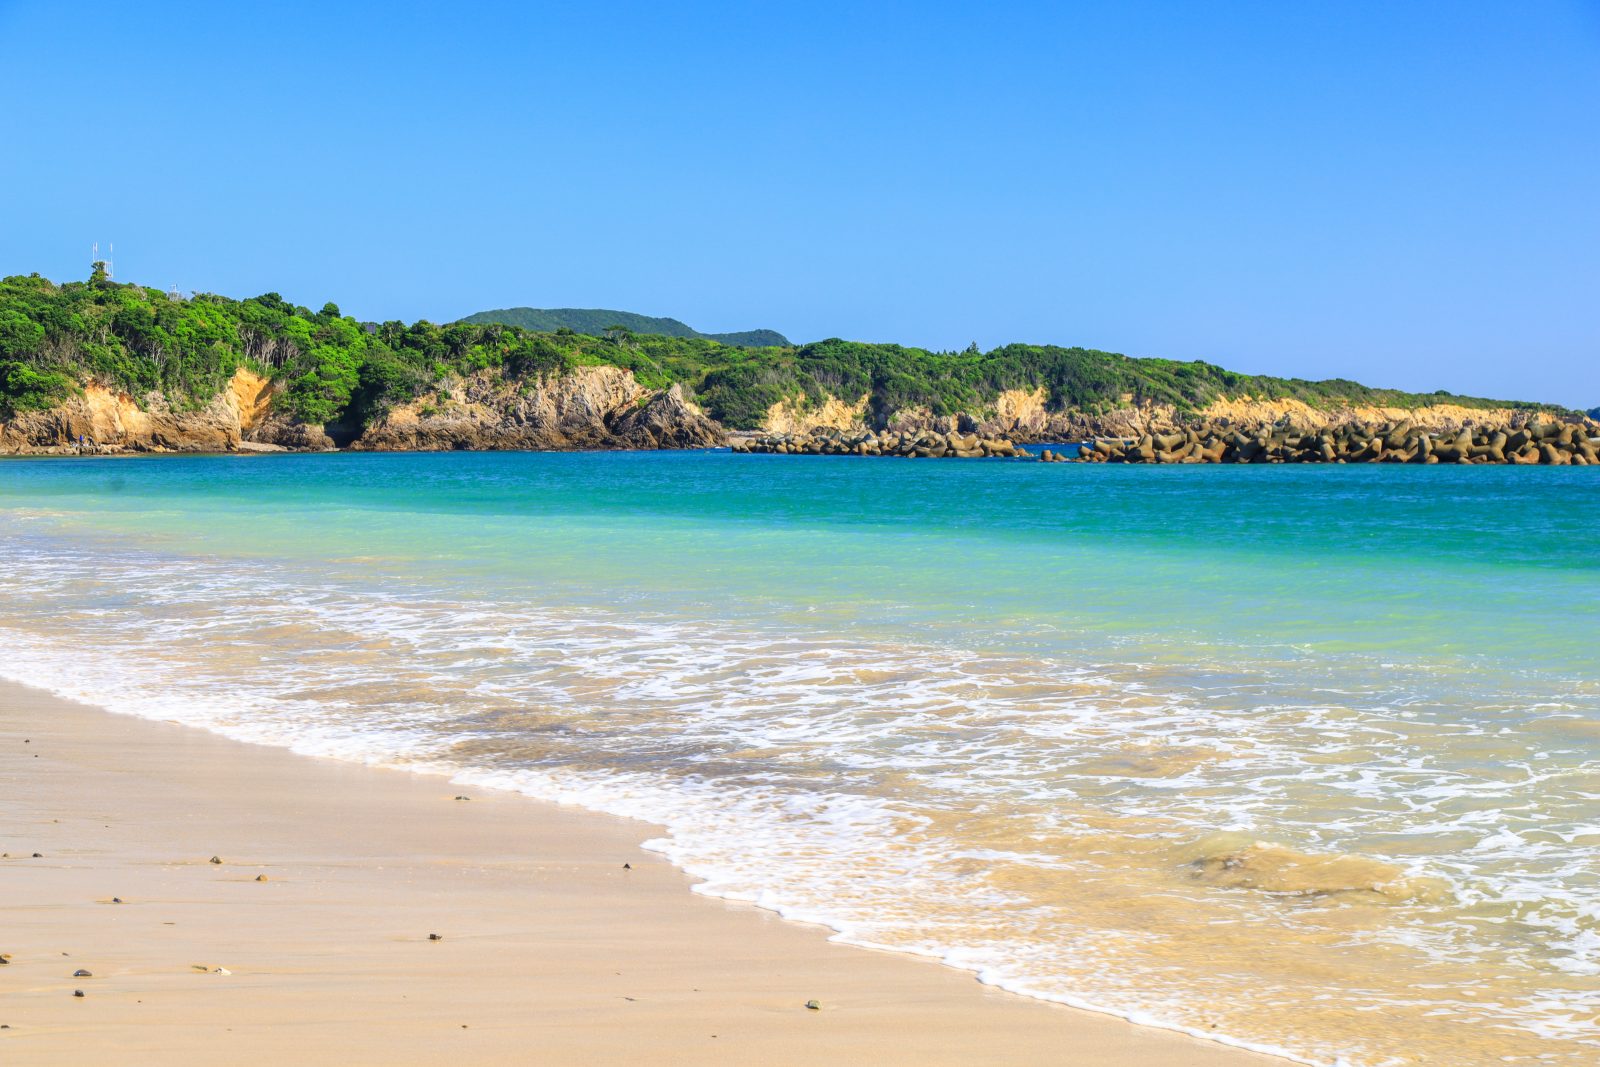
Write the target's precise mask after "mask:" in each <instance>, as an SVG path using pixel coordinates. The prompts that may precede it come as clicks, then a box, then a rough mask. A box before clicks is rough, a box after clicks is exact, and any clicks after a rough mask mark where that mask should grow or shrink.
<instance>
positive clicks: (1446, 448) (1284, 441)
mask: <svg viewBox="0 0 1600 1067" xmlns="http://www.w3.org/2000/svg"><path fill="white" fill-rule="evenodd" d="M1077 458H1078V460H1079V461H1080V462H1085V463H1509V464H1520V465H1529V466H1531V465H1534V464H1542V465H1545V466H1566V465H1574V466H1590V465H1595V464H1600V427H1595V426H1592V425H1585V424H1583V423H1576V422H1574V423H1560V422H1555V421H1551V420H1543V419H1539V420H1534V421H1530V422H1528V423H1527V424H1525V425H1523V426H1520V427H1515V428H1510V429H1497V428H1490V427H1477V428H1473V427H1463V428H1462V429H1460V430H1457V431H1454V432H1446V433H1431V432H1429V431H1428V430H1426V429H1422V428H1419V427H1417V426H1416V425H1414V424H1413V423H1411V422H1398V423H1395V422H1390V423H1384V424H1381V425H1379V426H1361V425H1357V424H1350V423H1347V424H1345V425H1343V426H1323V427H1318V428H1314V429H1301V428H1297V427H1294V426H1290V425H1280V426H1273V427H1267V428H1260V429H1255V430H1248V431H1247V430H1241V429H1236V428H1233V427H1230V426H1227V425H1218V424H1211V425H1204V426H1198V427H1190V428H1188V429H1185V430H1182V431H1179V432H1176V433H1170V434H1145V435H1143V436H1142V437H1139V438H1137V439H1127V438H1124V439H1119V440H1107V439H1099V440H1095V441H1092V442H1088V443H1086V444H1085V445H1084V446H1083V448H1082V449H1081V450H1080V452H1079V454H1078V457H1077Z"/></svg>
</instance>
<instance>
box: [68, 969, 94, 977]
mask: <svg viewBox="0 0 1600 1067" xmlns="http://www.w3.org/2000/svg"><path fill="white" fill-rule="evenodd" d="M72 977H74V978H93V977H94V975H92V974H90V973H89V972H88V971H86V970H84V969H83V968H82V967H79V968H78V969H77V970H75V971H73V972H72Z"/></svg>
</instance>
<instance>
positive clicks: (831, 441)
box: [732, 428, 1028, 459]
mask: <svg viewBox="0 0 1600 1067" xmlns="http://www.w3.org/2000/svg"><path fill="white" fill-rule="evenodd" d="M732 448H733V451H735V452H766V453H775V454H777V455H784V456H787V455H800V456H900V457H903V458H906V459H1020V458H1026V457H1027V456H1028V453H1027V452H1026V451H1024V450H1023V449H1020V448H1018V447H1017V446H1016V445H1015V444H1013V443H1012V442H1011V441H1009V440H1007V439H1006V438H1004V437H982V436H979V435H978V434H975V433H955V432H949V433H939V432H937V431H934V430H914V431H907V432H904V433H900V432H894V431H885V432H884V433H882V434H879V433H878V432H877V431H876V430H860V431H856V432H846V431H844V430H837V429H831V428H820V429H815V430H811V431H809V432H805V433H794V434H785V433H777V434H763V435H759V436H755V437H745V438H736V439H735V440H734V441H733V442H732Z"/></svg>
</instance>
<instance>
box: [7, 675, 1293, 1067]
mask: <svg viewBox="0 0 1600 1067" xmlns="http://www.w3.org/2000/svg"><path fill="white" fill-rule="evenodd" d="M462 792H463V790H462V789H460V788H459V787H455V786H452V785H451V784H450V783H449V782H448V781H447V780H446V779H444V778H440V777H429V776H426V775H413V774H408V773H404V772H400V771H392V770H383V769H374V768H366V767H360V766H355V765H350V764H341V763H336V762H332V761H327V760H317V759H311V758H307V757H302V756H297V755H295V754H293V753H291V752H288V751H286V750H281V749H273V748H266V747H261V746H254V745H247V744H242V743H239V742H235V741H230V740H227V739H224V738H220V737H217V736H214V735H211V734H207V733H204V732H202V731H198V730H193V729H189V728H186V727H180V726H176V725H171V724H166V723H154V722H147V721H143V720H138V719H132V718H127V717H123V716H117V715H112V714H109V713H107V712H104V711H101V710H99V709H95V708H90V707H85V706H83V705H77V704H72V703H68V702H66V701H62V700H58V699H56V698H54V697H51V696H48V695H46V694H43V693H39V692H37V691H33V690H28V689H24V688H21V687H18V686H14V685H10V684H8V683H0V851H4V852H6V853H8V855H7V857H6V858H4V859H0V953H9V954H10V957H11V958H10V961H9V963H8V964H7V965H6V966H3V967H0V1025H3V1026H6V1027H8V1028H7V1029H4V1030H0V1061H3V1062H5V1063H7V1064H17V1065H19V1067H20V1065H32V1064H65V1063H69V1062H70V1063H81V1062H99V1063H115V1064H118V1065H125V1067H126V1065H138V1064H155V1063H161V1064H171V1063H198V1062H211V1063H226V1064H235V1065H237V1064H283V1063H294V1064H352V1063H355V1064H362V1063H386V1064H459V1063H471V1064H475V1065H483V1064H524V1063H550V1064H588V1063H594V1064H600V1063H604V1064H673V1063H683V1064H688V1063H694V1064H703V1063H711V1064H717V1063H726V1064H756V1063H759V1064H849V1063H872V1064H874V1065H879V1067H881V1065H888V1064H917V1065H939V1064H975V1063H984V1064H992V1063H1027V1064H1034V1063H1052V1064H1085V1065H1087V1064H1095V1065H1103V1067H1127V1065H1135V1064H1139V1065H1149V1064H1163V1065H1165V1064H1173V1065H1184V1067H1190V1065H1193V1067H1249V1065H1259V1067H1269V1065H1272V1064H1281V1063H1284V1062H1286V1061H1282V1060H1278V1059H1274V1058H1271V1057H1267V1056H1260V1055H1255V1054H1252V1053H1248V1052H1242V1051H1238V1050H1234V1049H1229V1048H1225V1047H1222V1046H1219V1045H1215V1044H1211V1043H1208V1042H1203V1041H1198V1040H1194V1039H1192V1038H1189V1037H1186V1036H1184V1035H1181V1034H1175V1033H1170V1032H1166V1031H1160V1030H1154V1029H1149V1028H1143V1027H1138V1026H1134V1025H1132V1024H1129V1023H1126V1022H1123V1021H1122V1020H1119V1019H1114V1018H1111V1017H1108V1016H1102V1015H1096V1014H1093V1013H1090V1012H1083V1011H1077V1010H1074V1009H1071V1008H1065V1007H1058V1006H1055V1005H1050V1004H1043V1003H1040V1002H1036V1001H1029V1000H1026V999H1024V998H1020V997H1014V996H1011V995H1009V994H1006V993H1002V992H999V991H996V990H993V989H989V988H986V987H984V986H982V985H980V984H979V983H978V982H977V981H976V980H975V979H974V978H973V977H972V976H971V975H969V974H966V973H963V972H959V971H955V970H952V969H950V968H945V967H941V966H938V965H936V964H933V963H930V962H925V961H921V960H916V959H913V958H909V957H905V956H899V955H894V954H890V953H878V952H871V951H865V950H861V949H856V948H850V947H846V946H840V945H833V944H830V943H828V941H827V940H826V931H824V930H821V929H818V928H815V927H810V926H805V925H800V924H796V923H790V922H785V921H783V920H781V919H779V918H777V917H776V916H775V915H772V914H771V913H768V912H764V911H761V910H759V909H757V908H753V907H748V906H743V905H738V904H729V903H725V902H722V901H717V900H711V899H708V898H705V897H701V896H697V895H695V894H693V893H691V892H690V891H689V887H690V885H691V882H690V880H689V879H688V878H687V877H686V876H685V875H683V874H682V873H681V872H679V871H678V870H676V869H675V868H673V867H672V866H670V865H669V864H667V863H666V862H665V861H663V860H660V859H658V858H656V857H654V856H652V855H651V854H649V853H647V852H644V851H641V850H640V848H639V842H640V841H642V840H645V839H647V838H648V837H649V836H651V828H650V827H648V826H646V825H644V824H641V823H637V822H629V821H625V820H619V819H611V818H607V817H604V816H599V815H594V814H591V813H587V812H581V811H574V810H570V809H566V808H561V807H558V806H554V805H549V804H542V803H539V802H536V801H532V800H528V799H526V798H523V797H520V796H515V795H510V794H496V793H490V792H483V791H481V790H469V791H467V792H469V793H470V795H471V799H470V801H458V800H456V799H454V798H455V797H456V796H457V795H458V794H461V793H462ZM35 852H37V853H41V855H40V856H39V857H38V858H35V857H34V856H33V855H32V854H33V853H35ZM212 856H216V857H218V858H220V859H221V860H222V861H223V862H222V863H220V864H213V863H211V862H210V859H211V857H212ZM624 864H629V865H631V869H624ZM262 875H264V876H265V879H266V880H264V881H259V880H257V878H258V876H262ZM113 898H121V901H122V903H113V902H112V901H113ZM430 934H437V935H439V938H440V939H439V940H437V941H434V940H429V935H430ZM218 968H221V969H223V970H225V971H227V972H230V973H226V974H223V973H217V969H218ZM78 969H84V970H87V971H90V972H92V977H77V978H75V977H72V975H73V972H74V971H75V970H78ZM74 990H82V991H83V992H84V994H85V995H84V996H83V997H82V998H77V997H74V996H73V991H74ZM808 1000H816V1001H818V1002H819V1003H820V1005H821V1010H820V1011H811V1010H808V1009H807V1008H806V1006H805V1005H806V1002H807V1001H808Z"/></svg>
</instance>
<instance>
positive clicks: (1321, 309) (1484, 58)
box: [0, 0, 1600, 406]
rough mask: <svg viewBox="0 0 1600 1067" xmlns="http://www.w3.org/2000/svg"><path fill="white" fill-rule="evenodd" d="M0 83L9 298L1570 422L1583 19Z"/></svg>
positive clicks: (136, 60) (511, 15)
mask: <svg viewBox="0 0 1600 1067" xmlns="http://www.w3.org/2000/svg"><path fill="white" fill-rule="evenodd" d="M250 6H251V7H253V8H257V6H256V5H250ZM0 92H3V93H4V99H5V100H6V101H8V103H7V106H6V107H5V108H4V109H3V110H0V203H3V204H4V210H3V211H0V272H3V273H7V274H11V273H27V272H31V271H38V272H40V273H42V274H45V275H48V276H50V277H53V278H57V279H63V278H71V277H81V276H83V275H85V273H86V270H87V260H88V250H89V245H90V242H91V241H96V240H98V241H100V242H102V244H103V243H104V242H106V241H114V242H115V243H116V249H117V255H116V268H117V275H118V278H119V279H120V280H134V281H140V282H144V283H146V284H156V285H161V286H166V285H169V284H177V285H179V286H180V287H182V288H184V289H202V290H210V291H214V292H220V293H226V294H229V295H232V296H248V295H252V294H255V293H259V292H263V291H267V290H276V291H279V292H281V293H283V295H285V296H286V297H288V298H290V299H291V300H294V301H296V302H298V303H302V304H306V305H310V306H313V307H320V306H321V305H322V303H323V302H324V301H327V300H334V301H336V302H338V303H339V304H340V305H341V307H343V308H344V310H345V311H346V312H347V313H350V314H355V315H358V316H361V317H363V318H373V319H389V318H399V319H408V320H409V319H414V318H429V319H433V320H435V321H447V320H450V319H453V318H456V317H458V316H461V315H464V314H467V313H469V312H472V311H476V310H479V309H483V308H490V307H504V306H508V305H519V304H528V305H535V306H546V307H554V306H580V307H614V308H624V309H628V310H633V311H639V312H644V313H647V314H660V315H673V316H676V317H678V318H681V319H683V320H685V321H687V322H689V323H691V324H692V325H694V326H696V327H698V328H700V329H703V330H733V329H749V328H754V327H760V326H767V327H772V328H774V329H778V330H781V331H783V332H784V333H786V334H788V335H789V336H790V337H792V338H795V339H797V340H810V339H816V338H821V337H827V336H843V337H849V338H855V339H861V340H875V341H899V342H902V343H907V344H917V345H924V346H929V347H940V348H949V347H964V346H965V345H966V344H967V343H968V342H970V341H977V342H978V343H979V344H980V345H982V346H984V347H989V346H991V345H995V344H1001V343H1005V342H1008V341H1034V342H1054V343H1060V344H1082V345H1089V346H1094V347H1100V348H1108V349H1113V350H1116V351H1123V352H1127V353H1129V354H1131V355H1160V356H1168V357H1172V358H1177V359H1205V360H1208V361H1210V362H1213V363H1219V364H1222V365H1223V366H1227V367H1231V368H1235V369H1239V370H1246V371H1254V372H1261V373H1279V374H1289V375H1298V376H1304V377H1333V376H1342V377H1350V378H1356V379H1359V380H1362V381H1366V382H1369V383H1372V384H1379V385H1392V386H1397V387H1403V388H1414V389H1425V390H1431V389H1436V388H1446V389H1452V390H1456V391H1466V392H1475V393H1480V394H1487V395H1495V396H1508V397H1516V398H1530V399H1541V400H1553V401H1560V402H1566V403H1574V404H1579V403H1581V404H1583V405H1585V406H1589V405H1593V404H1597V403H1600V3H1596V2H1595V0H1587V2H1580V0H1572V2H1554V0H1550V2H1545V0H1532V2H1527V3H1520V2H1509V0H1508V2H1505V3H1498V4H1491V3H1471V2H1464V0H1463V2H1452V3H1428V2H1422V0H1415V2H1403V3H1394V2H1385V3H1360V2H1339V3H1310V2H1306V3H1298V2H1297V3H1284V2H1274V3H1260V4H1251V3H1215V4H1209V3H1207V4H1202V3H1126V4H1115V5H1113V4H1104V5H1102V4H1082V5H1072V4H1032V3H1018V4H1003V3H1002V4H993V3H990V4H978V3H972V4H958V3H923V4H895V3H880V4H860V3H851V4H833V3H828V2H813V3H806V4H795V5H778V4H738V5H735V4H725V5H724V4H704V3H693V2H680V3H675V4H660V3H652V4H614V3H584V4H537V3H530V4H503V5H502V4H493V3H483V4H453V5H406V4H393V3H386V4H381V5H379V4H371V5H367V4H332V3H321V4H300V3H294V2H283V3H277V4H272V5H259V7H258V9H256V10H245V5H217V4H185V3H179V2H164V3H161V4H155V5H149V4H145V5H131V4H96V3H84V4H78V5H73V6H71V7H70V8H69V7H67V6H65V5H58V4H49V3H32V2H8V0H0Z"/></svg>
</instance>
